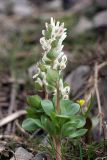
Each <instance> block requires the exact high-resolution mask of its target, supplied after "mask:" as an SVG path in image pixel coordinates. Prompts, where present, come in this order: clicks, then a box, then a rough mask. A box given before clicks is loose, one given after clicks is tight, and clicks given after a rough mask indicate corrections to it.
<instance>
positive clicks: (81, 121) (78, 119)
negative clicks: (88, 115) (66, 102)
mask: <svg viewBox="0 0 107 160" xmlns="http://www.w3.org/2000/svg"><path fill="white" fill-rule="evenodd" d="M70 123H71V124H75V128H81V127H83V126H84V125H85V123H86V120H85V118H84V117H83V116H81V115H76V116H73V117H71V121H70Z"/></svg>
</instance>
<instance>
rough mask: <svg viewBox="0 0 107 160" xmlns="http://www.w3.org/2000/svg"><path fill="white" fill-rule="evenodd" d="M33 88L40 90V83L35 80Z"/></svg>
mask: <svg viewBox="0 0 107 160" xmlns="http://www.w3.org/2000/svg"><path fill="white" fill-rule="evenodd" d="M34 88H35V89H36V90H37V91H41V90H42V89H43V88H42V87H41V85H40V84H39V83H38V82H36V81H35V83H34Z"/></svg>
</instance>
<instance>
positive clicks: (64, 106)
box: [60, 100, 80, 116]
mask: <svg viewBox="0 0 107 160" xmlns="http://www.w3.org/2000/svg"><path fill="white" fill-rule="evenodd" d="M60 106H61V107H60V108H61V115H68V116H71V115H75V114H76V113H77V112H78V111H79V109H80V105H79V104H78V103H72V101H70V100H61V102H60Z"/></svg>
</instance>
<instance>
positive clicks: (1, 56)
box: [0, 0, 107, 160]
mask: <svg viewBox="0 0 107 160" xmlns="http://www.w3.org/2000/svg"><path fill="white" fill-rule="evenodd" d="M8 2H9V3H8ZM35 2H36V3H34V1H33V0H32V4H31V2H28V1H27V0H23V1H15V0H14V5H13V1H6V0H5V1H3V0H1V1H0V158H1V159H0V160H4V159H5V160H6V159H7V160H8V159H10V160H14V159H15V158H16V159H17V160H22V159H23V160H24V159H26V160H30V159H32V160H42V159H43V158H44V159H47V160H49V159H52V158H53V157H52V158H50V156H49V155H52V154H53V153H52V151H51V149H50V146H48V142H47V136H46V133H44V132H43V131H38V132H37V133H35V134H32V133H27V132H25V131H24V130H23V129H22V127H21V123H22V121H23V119H24V117H25V114H26V112H25V108H26V107H27V104H26V97H27V95H29V94H34V93H36V91H35V89H33V88H34V87H33V83H32V74H33V73H34V70H35V63H36V62H37V61H38V59H39V58H40V56H41V52H42V50H41V48H40V44H39V38H40V37H41V30H42V29H43V26H44V23H45V21H48V20H49V18H50V16H54V17H55V18H56V19H58V20H60V21H64V22H65V26H66V27H67V32H68V36H67V38H66V40H65V42H64V43H65V48H64V51H65V53H66V55H67V57H68V65H67V69H66V70H65V72H64V77H65V80H66V81H67V82H68V83H69V85H70V86H71V98H73V99H75V100H77V99H79V98H85V100H86V103H88V102H89V99H90V97H91V95H92V96H93V97H94V104H93V108H92V110H91V113H90V117H91V119H92V122H93V128H92V131H91V137H92V140H94V141H95V142H98V143H99V146H97V144H96V145H95V146H94V144H93V145H92V146H91V147H92V149H90V146H89V144H88V143H87V142H86V144H84V143H83V142H82V144H81V145H82V147H83V152H85V153H84V157H83V158H84V159H89V158H87V156H89V153H90V152H91V153H92V154H93V159H92V158H90V159H92V160H94V159H98V158H99V160H100V159H101V157H103V159H104V157H106V156H107V150H106V148H107V146H106V145H107V144H106V141H104V142H105V144H102V143H100V142H101V141H102V140H104V139H106V138H107V124H106V121H107V115H106V113H107V107H106V105H107V98H106V97H107V18H106V17H107V2H106V0H102V1H100V0H95V1H92V0H89V1H88V0H87V1H85V3H84V1H81V3H80V1H79V0H78V1H75V2H73V1H72V3H71V2H69V3H70V4H71V7H69V10H66V11H63V7H62V1H60V0H59V1H57V4H56V2H54V1H52V2H45V1H44V2H43V3H41V4H40V3H39V2H38V1H35ZM29 3H30V4H31V5H29ZM47 4H48V5H47ZM32 5H33V7H32ZM56 5H57V7H56ZM10 6H11V7H10ZM52 7H53V8H52ZM98 117H99V118H98ZM99 120H100V122H102V123H101V124H100V125H102V128H103V131H102V135H100V134H99ZM97 124H98V125H97ZM27 139H28V140H27ZM92 140H91V142H92ZM69 143H70V145H69V146H71V144H72V143H71V142H69ZM46 146H47V147H46ZM46 148H47V149H46ZM73 149H74V148H72V150H73ZM73 151H74V150H73ZM88 152H89V153H88ZM66 153H69V148H68V151H66ZM66 153H65V157H66V158H65V159H66V160H71V159H72V154H71V153H69V154H66ZM75 154H76V157H74V158H75V159H76V160H78V159H79V155H78V153H75ZM67 155H70V156H71V157H70V156H68V157H67Z"/></svg>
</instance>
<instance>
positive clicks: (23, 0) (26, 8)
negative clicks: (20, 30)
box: [13, 0, 33, 16]
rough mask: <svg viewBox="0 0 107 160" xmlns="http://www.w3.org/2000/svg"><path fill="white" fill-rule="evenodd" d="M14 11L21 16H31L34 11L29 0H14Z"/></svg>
mask: <svg viewBox="0 0 107 160" xmlns="http://www.w3.org/2000/svg"><path fill="white" fill-rule="evenodd" d="M13 2H14V9H13V11H14V13H15V14H16V15H19V16H30V15H32V13H33V8H32V7H31V6H30V4H29V2H28V0H18V1H16V0H13Z"/></svg>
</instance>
